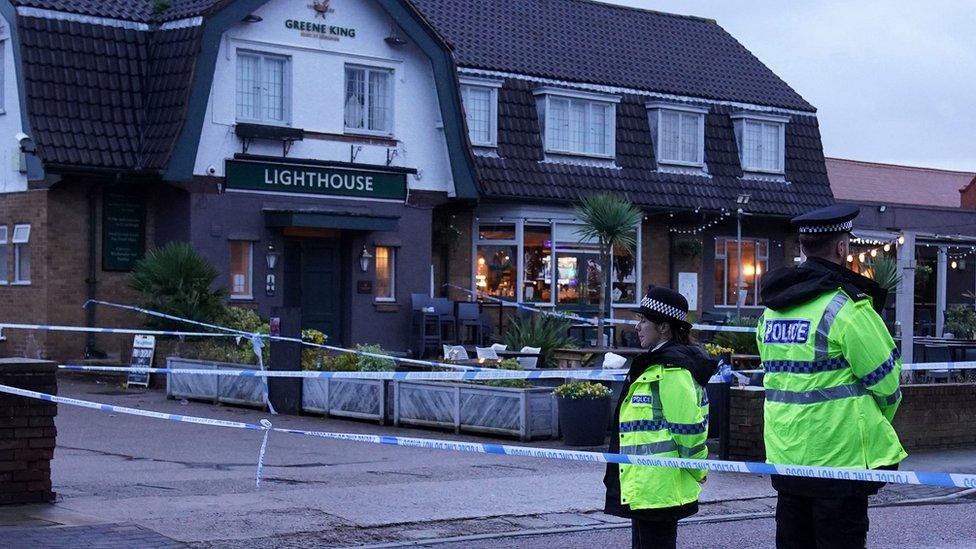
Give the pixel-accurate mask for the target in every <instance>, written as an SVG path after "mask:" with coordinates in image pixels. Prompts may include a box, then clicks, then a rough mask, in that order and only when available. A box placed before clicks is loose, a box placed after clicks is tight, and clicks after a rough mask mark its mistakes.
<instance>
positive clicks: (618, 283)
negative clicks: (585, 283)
mask: <svg viewBox="0 0 976 549" xmlns="http://www.w3.org/2000/svg"><path fill="white" fill-rule="evenodd" d="M612 272H613V275H612V282H613V287H612V288H611V289H610V297H611V299H613V302H614V303H636V302H637V262H636V261H635V260H634V255H633V254H631V253H630V252H628V251H627V250H622V249H617V248H614V249H613V271H612Z"/></svg>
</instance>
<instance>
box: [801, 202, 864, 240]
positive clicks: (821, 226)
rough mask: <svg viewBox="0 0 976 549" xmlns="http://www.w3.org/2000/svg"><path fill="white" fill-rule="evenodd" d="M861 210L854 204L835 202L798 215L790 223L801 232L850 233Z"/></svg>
mask: <svg viewBox="0 0 976 549" xmlns="http://www.w3.org/2000/svg"><path fill="white" fill-rule="evenodd" d="M859 212H860V210H859V209H858V207H857V206H855V205H854V204H834V205H833V206H827V207H826V208H820V209H819V210H813V211H812V212H808V213H805V214H803V215H799V216H796V217H794V218H793V219H791V220H790V223H792V224H793V226H794V227H796V228H797V230H799V232H800V234H825V233H848V232H850V231H851V229H853V228H854V218H855V217H857V214H858V213H859Z"/></svg>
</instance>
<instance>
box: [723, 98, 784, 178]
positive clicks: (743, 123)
mask: <svg viewBox="0 0 976 549" xmlns="http://www.w3.org/2000/svg"><path fill="white" fill-rule="evenodd" d="M789 120H790V119H789V117H786V116H773V115H767V114H753V113H748V114H746V113H740V114H736V115H733V116H732V122H733V124H734V125H735V141H736V143H737V144H738V146H739V161H740V162H741V163H742V170H743V171H746V172H766V173H777V174H781V173H783V172H784V169H785V157H786V153H785V151H786V146H785V143H786V123H787V122H789Z"/></svg>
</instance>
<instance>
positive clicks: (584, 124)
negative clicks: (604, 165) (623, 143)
mask: <svg viewBox="0 0 976 549" xmlns="http://www.w3.org/2000/svg"><path fill="white" fill-rule="evenodd" d="M533 93H534V94H535V96H536V105H537V108H538V109H539V113H540V114H539V120H541V121H542V134H543V142H544V143H545V147H546V152H549V153H556V154H574V155H583V156H595V157H599V158H613V157H614V154H615V150H616V144H615V141H616V135H617V127H616V126H617V114H616V113H617V109H616V104H617V103H619V102H620V98H619V97H615V96H606V95H600V94H595V93H588V92H580V91H575V90H564V89H558V88H539V89H537V90H535V92H533Z"/></svg>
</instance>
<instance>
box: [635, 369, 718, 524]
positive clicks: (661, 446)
mask: <svg viewBox="0 0 976 549" xmlns="http://www.w3.org/2000/svg"><path fill="white" fill-rule="evenodd" d="M707 431H708V396H707V394H706V393H705V390H704V389H703V388H702V387H701V386H700V385H698V384H697V383H695V381H694V379H693V378H692V376H691V373H689V371H688V370H686V369H684V368H679V367H672V366H664V365H661V364H656V365H652V366H649V367H648V368H647V369H646V370H644V372H643V373H642V374H641V375H640V376H638V377H637V379H635V380H634V382H633V383H632V384H631V385H630V389H629V390H628V392H627V394H626V395H625V396H624V398H623V399H622V402H621V406H620V420H619V434H618V437H619V438H618V440H619V441H620V453H622V454H631V455H653V456H657V457H670V458H674V457H683V458H698V459H704V458H706V457H708V448H707V447H706V446H705V439H706V437H707V436H708V432H707ZM705 473H706V471H705V470H704V469H672V468H663V467H649V466H644V465H623V464H622V465H620V468H619V475H620V503H621V504H623V505H626V506H629V507H630V509H632V510H637V509H660V508H663V507H676V506H679V505H684V504H687V503H691V502H694V501H697V500H698V495H699V493H700V492H701V487H700V485H699V481H701V480H702V479H704V478H705Z"/></svg>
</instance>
